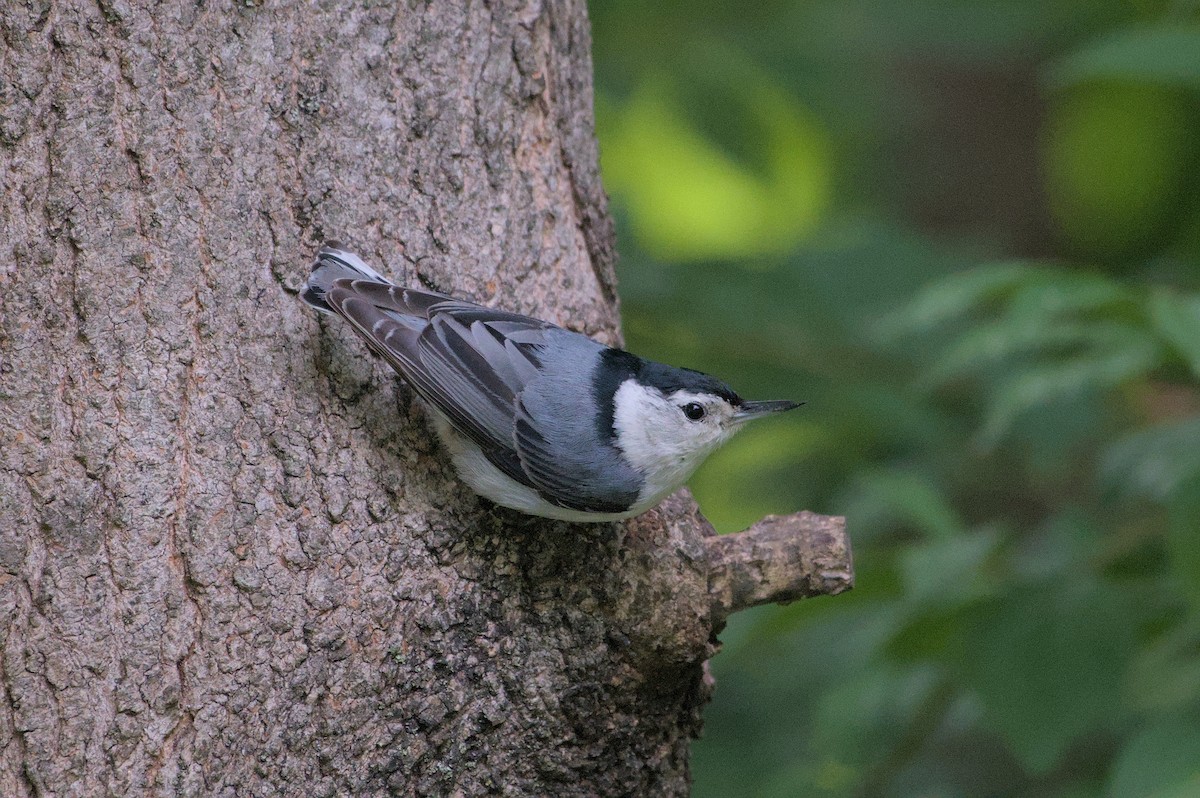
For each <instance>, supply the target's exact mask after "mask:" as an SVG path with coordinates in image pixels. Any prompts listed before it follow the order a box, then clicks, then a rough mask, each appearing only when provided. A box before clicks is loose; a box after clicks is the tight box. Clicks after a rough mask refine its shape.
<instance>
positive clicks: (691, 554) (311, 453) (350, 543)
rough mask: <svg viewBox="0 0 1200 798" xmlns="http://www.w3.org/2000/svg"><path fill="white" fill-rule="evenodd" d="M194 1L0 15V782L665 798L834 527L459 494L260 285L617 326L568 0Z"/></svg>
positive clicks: (382, 387) (578, 31)
mask: <svg viewBox="0 0 1200 798" xmlns="http://www.w3.org/2000/svg"><path fill="white" fill-rule="evenodd" d="M234 5H235V4H229V3H213V2H208V3H205V2H179V3H174V4H168V5H167V6H158V5H156V4H155V3H151V2H148V1H147V0H97V2H96V3H94V4H93V3H89V2H83V0H54V2H50V0H27V2H5V3H2V4H0V25H2V26H3V27H2V30H0V34H2V37H3V38H2V41H0V92H3V93H2V94H0V187H2V192H3V193H2V194H0V254H2V259H0V446H2V451H0V794H2V795H4V796H28V795H102V794H117V795H138V794H178V795H350V794H353V795H377V794H388V793H392V794H397V795H450V794H462V795H478V794H485V793H497V794H506V795H571V794H580V795H584V794H598V795H624V794H643V795H673V794H682V793H685V792H686V791H687V752H688V741H689V738H690V737H691V736H693V735H694V734H696V732H697V731H698V729H699V725H700V708H701V706H702V705H703V704H704V702H705V700H706V698H707V696H708V693H709V691H710V689H711V685H710V681H709V680H708V679H707V678H706V672H705V667H704V663H705V660H706V659H707V658H708V657H709V656H710V655H711V654H712V653H713V652H714V650H715V639H716V638H715V632H716V631H717V630H719V628H720V627H721V625H722V624H723V622H724V618H725V616H726V615H727V614H728V613H729V612H732V611H735V610H737V609H739V608H741V607H743V606H747V605H749V604H752V603H761V602H765V601H774V600H790V599H793V598H796V597H799V596H801V595H807V594H813V593H821V592H837V591H838V590H841V589H844V588H845V587H847V586H848V584H849V579H850V573H849V557H848V551H847V549H846V544H845V537H844V534H843V532H842V531H841V527H840V525H839V521H840V519H820V518H815V517H808V516H796V517H792V518H789V519H769V520H768V521H766V522H764V524H763V525H761V526H760V527H757V528H755V529H752V530H750V531H749V532H747V533H743V534H742V535H740V536H735V537H731V538H721V539H718V538H714V537H712V536H711V529H710V528H709V527H708V526H707V524H706V523H705V522H704V521H703V519H701V518H700V517H699V516H698V515H697V514H696V511H695V507H694V505H693V504H692V502H691V500H690V498H688V497H687V496H686V494H684V493H681V494H679V495H677V496H676V497H673V498H672V499H670V500H669V501H668V502H667V503H666V504H665V505H664V506H663V507H662V508H660V509H659V510H656V511H653V512H651V513H649V514H647V515H645V516H643V517H642V518H640V519H636V520H635V521H632V522H630V523H628V524H626V525H624V526H615V525H593V526H571V525H567V524H560V523H551V522H543V521H536V520H531V519H525V518H523V517H520V516H517V515H515V514H512V513H508V512H507V511H501V510H497V509H495V508H490V507H489V506H488V505H487V504H486V503H485V502H482V501H480V500H478V499H476V498H475V497H474V496H473V495H472V494H471V493H470V492H469V491H468V490H467V489H465V488H464V487H462V486H461V485H460V484H458V483H457V482H456V481H455V480H454V479H453V475H452V471H451V468H450V467H449V464H448V462H447V460H446V458H445V457H444V456H443V454H442V453H441V451H440V450H439V448H438V447H437V445H436V443H435V441H434V438H433V435H432V433H431V430H430V428H429V427H428V426H427V424H426V422H425V419H424V418H423V416H422V413H421V411H420V410H419V408H418V406H417V405H416V404H415V403H414V401H413V397H412V394H411V392H410V391H409V390H408V389H407V388H406V387H405V386H403V384H400V383H395V382H394V381H393V380H392V379H391V378H390V375H389V372H388V371H387V369H386V367H385V366H383V365H382V364H381V363H380V362H378V361H377V360H375V359H373V358H372V357H370V356H369V355H368V354H367V352H366V350H365V348H364V347H363V346H361V345H360V344H359V343H358V342H357V341H355V340H353V339H352V336H351V335H350V334H349V333H348V332H347V331H346V329H345V328H344V327H341V326H337V325H330V326H327V325H325V324H323V323H321V322H319V321H318V320H317V319H316V318H315V317H314V315H313V314H312V313H310V312H308V310H307V309H306V308H304V307H302V306H301V305H300V304H299V303H298V302H297V300H296V298H295V293H296V290H297V288H298V286H300V285H301V283H302V281H303V279H304V277H305V272H306V268H307V263H308V262H309V260H310V258H311V256H312V254H313V252H314V250H315V248H316V246H317V245H318V243H319V242H321V241H322V239H324V238H326V237H340V238H343V239H345V240H348V241H351V242H353V243H354V244H355V245H356V246H357V247H358V248H360V250H361V251H362V252H363V254H364V255H366V256H367V257H368V258H369V259H370V260H371V261H373V262H374V263H376V264H381V265H382V264H386V269H389V270H391V271H392V273H393V274H395V275H396V276H398V277H399V278H401V279H403V280H406V281H408V282H410V283H413V284H421V283H424V284H427V285H430V286H435V287H437V288H439V289H441V290H444V291H448V292H451V293H455V294H460V295H463V296H467V297H472V298H475V299H478V300H482V301H483V302H496V303H502V304H504V305H506V306H510V307H512V308H514V309H516V310H519V311H523V312H528V313H534V314H538V315H542V316H544V317H546V318H550V319H552V320H554V321H557V322H559V323H561V324H564V325H566V326H569V327H572V328H574V329H577V330H581V331H583V332H586V333H588V334H592V335H595V336H598V337H600V338H602V339H607V340H609V341H615V340H616V339H617V336H618V332H617V308H616V300H615V294H614V284H613V233H612V227H611V223H610V221H609V218H608V216H607V215H606V207H605V197H604V194H603V192H602V189H601V186H600V181H599V176H598V171H597V154H596V144H595V140H594V137H593V133H592V111H591V64H590V54H589V35H588V29H587V22H586V12H585V7H584V3H583V1H582V0H565V1H564V2H545V3H539V2H536V0H529V2H501V1H500V0H497V1H496V2H490V3H488V2H454V3H450V2H436V3H415V2H407V3H405V2H400V3H392V2H387V3H376V2H367V1H366V0H364V2H361V3H350V2H346V1H345V0H331V1H330V2H317V3H311V4H310V3H273V4H271V3H267V4H264V3H261V2H258V1H257V0H247V2H245V3H239V4H236V5H237V7H236V8H235V7H232V6H234ZM805 530H808V532H810V533H811V534H806V533H805Z"/></svg>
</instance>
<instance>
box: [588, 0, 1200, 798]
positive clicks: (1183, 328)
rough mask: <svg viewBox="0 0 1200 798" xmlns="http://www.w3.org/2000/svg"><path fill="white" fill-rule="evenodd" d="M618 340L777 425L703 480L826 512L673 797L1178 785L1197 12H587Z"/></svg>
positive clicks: (733, 663) (733, 674)
mask: <svg viewBox="0 0 1200 798" xmlns="http://www.w3.org/2000/svg"><path fill="white" fill-rule="evenodd" d="M591 14H592V18H593V24H594V35H595V55H596V72H597V84H598V96H597V116H598V124H599V128H600V137H601V146H602V159H603V161H602V162H603V169H604V177H605V181H606V186H607V188H608V190H609V191H610V193H611V194H612V196H613V200H614V208H615V211H616V214H617V218H618V224H619V231H620V242H621V249H622V263H621V266H620V278H621V295H622V298H623V301H624V308H623V313H624V317H625V321H626V330H627V335H628V341H629V344H630V347H631V348H632V349H633V350H634V351H637V352H640V353H641V354H644V355H647V356H650V357H655V358H659V359H663V360H667V361H672V362H677V363H681V364H684V365H689V366H693V367H696V368H701V369H704V370H706V371H710V372H713V373H716V374H720V375H722V376H723V377H726V378H727V379H728V380H729V381H730V382H732V383H733V385H734V386H735V387H736V388H738V389H739V390H740V391H741V392H742V393H743V394H745V395H748V396H752V397H755V398H794V399H803V400H806V401H807V403H808V404H807V405H806V407H805V408H804V409H802V410H800V411H796V412H794V413H792V414H789V416H787V417H785V418H782V419H778V420H774V421H772V422H770V423H769V424H768V423H765V422H764V423H763V424H762V425H761V426H760V427H758V428H756V429H751V430H749V431H747V432H746V433H744V434H743V435H742V436H741V437H740V438H739V439H737V440H736V441H735V442H734V443H733V444H731V445H730V446H729V447H728V448H727V449H726V450H724V451H723V452H721V453H719V454H718V455H717V456H715V457H714V458H713V459H712V461H711V462H710V463H709V464H708V465H707V466H706V467H705V468H704V469H703V470H702V471H701V472H700V473H699V474H698V475H697V476H696V478H695V479H694V481H693V488H694V490H695V493H696V495H697V497H698V499H699V501H700V504H701V506H702V508H703V509H704V510H705V512H706V514H707V515H708V516H709V517H710V518H711V519H712V520H713V521H714V522H715V523H716V524H717V526H718V528H720V529H721V530H722V531H732V530H735V529H739V528H741V527H743V526H745V525H746V524H748V523H750V522H752V521H754V520H755V519H757V518H758V517H759V516H761V515H762V514H764V513H767V512H788V511H792V510H796V509H801V508H806V509H811V510H814V511H818V512H822V513H831V514H839V515H845V516H847V517H848V519H849V527H850V530H851V533H852V537H853V540H854V545H855V555H856V565H857V570H858V582H857V588H856V589H855V591H854V592H853V593H852V594H850V595H847V596H843V597H839V598H837V599H836V600H828V599H826V600H814V601H808V602H800V603H798V604H795V605H792V606H789V607H785V608H767V609H763V610H760V611H757V612H753V613H744V614H741V615H739V616H735V618H734V619H733V621H732V622H731V624H730V626H729V628H728V629H727V630H726V631H725V633H724V634H723V636H722V639H723V641H724V643H725V649H724V651H723V653H721V654H720V655H718V656H717V658H716V659H715V660H714V661H713V669H714V671H715V673H716V676H717V678H718V682H719V687H718V690H717V693H716V698H715V700H714V702H713V705H712V706H711V708H710V709H709V712H708V715H707V730H706V734H705V736H704V738H703V739H702V740H700V741H698V742H697V743H696V744H695V745H694V755H695V777H696V795H697V796H728V795H759V796H790V795H809V796H830V797H831V798H832V797H833V796H855V795H866V796H875V795H882V796H916V795H920V796H928V797H929V798H942V797H944V798H952V797H954V796H963V797H964V798H967V797H968V796H983V795H987V796H1064V797H1065V796H1071V797H1072V798H1075V797H1077V796H1078V797H1080V798H1082V797H1083V796H1101V795H1105V796H1114V797H1117V798H1134V797H1135V796H1156V798H1172V797H1176V796H1177V797H1178V798H1183V796H1193V795H1197V794H1200V611H1198V610H1200V531H1198V530H1200V520H1198V519H1200V196H1198V195H1200V180H1198V179H1197V175H1198V174H1200V169H1198V168H1197V167H1198V166H1200V102H1198V98H1200V8H1198V4H1197V3H1195V2H1156V1H1155V0H1144V1H1142V2H1116V1H1115V0H1036V2H1035V1H1034V0H990V1H989V2H977V3H960V2H954V1H953V0H910V1H909V2H903V3H893V2H888V1H887V0H814V2H805V3H794V2H782V0H774V1H769V2H763V3H755V4H742V3H731V2H714V1H713V0H707V1H702V2H696V1H695V0H691V1H689V2H682V1H681V0H655V1H654V2H644V1H643V0H608V1H606V2H594V3H592V5H591Z"/></svg>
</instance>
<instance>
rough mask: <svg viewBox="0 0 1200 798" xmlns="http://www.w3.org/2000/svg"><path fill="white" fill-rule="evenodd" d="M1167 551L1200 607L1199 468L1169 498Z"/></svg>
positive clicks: (1191, 595)
mask: <svg viewBox="0 0 1200 798" xmlns="http://www.w3.org/2000/svg"><path fill="white" fill-rule="evenodd" d="M1167 551H1168V552H1169V553H1170V557H1171V570H1172V572H1174V574H1175V578H1176V579H1178V580H1179V583H1180V585H1181V586H1182V588H1183V590H1184V592H1185V593H1186V594H1187V596H1188V598H1189V599H1191V601H1192V602H1193V603H1194V604H1195V605H1196V606H1197V607H1200V471H1198V472H1196V473H1195V474H1193V475H1192V476H1191V477H1190V478H1189V479H1187V480H1185V481H1184V482H1183V483H1182V484H1180V485H1179V487H1178V488H1177V489H1176V491H1175V493H1174V494H1173V496H1172V497H1171V504H1170V505H1169V508H1168V513H1167ZM1197 750H1200V749H1197Z"/></svg>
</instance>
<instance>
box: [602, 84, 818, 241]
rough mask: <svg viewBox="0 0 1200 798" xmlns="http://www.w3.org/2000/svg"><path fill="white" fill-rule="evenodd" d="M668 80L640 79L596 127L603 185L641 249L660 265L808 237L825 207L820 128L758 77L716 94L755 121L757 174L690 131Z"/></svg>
mask: <svg viewBox="0 0 1200 798" xmlns="http://www.w3.org/2000/svg"><path fill="white" fill-rule="evenodd" d="M671 85H672V84H671V80H670V79H669V78H667V77H666V76H665V75H662V74H660V75H657V76H651V77H649V78H646V79H645V80H644V81H643V82H642V84H641V85H640V87H639V88H638V89H637V91H635V92H634V93H633V94H632V95H631V96H630V97H629V98H628V100H627V101H625V102H624V103H623V104H621V105H617V104H615V103H614V102H613V101H612V100H608V101H606V102H605V103H604V104H603V105H604V108H605V109H606V111H605V113H604V114H603V116H602V118H601V121H602V123H601V124H600V126H599V130H598V133H599V137H600V141H601V154H602V161H603V168H604V176H605V183H606V185H607V187H608V188H609V190H610V191H612V193H613V195H614V198H615V199H616V200H617V201H618V202H619V203H620V204H622V205H624V206H625V207H626V209H627V211H628V213H629V218H630V222H631V224H632V227H633V230H634V233H635V235H636V236H637V237H638V240H639V242H640V243H641V244H642V245H643V246H644V247H645V248H646V249H647V251H649V252H651V253H652V254H654V255H656V256H657V257H661V258H664V259H671V260H696V259H714V258H746V257H748V256H754V255H762V254H766V253H782V252H786V251H788V250H789V249H790V248H792V247H793V246H794V245H795V244H796V243H797V242H798V241H799V240H800V239H801V238H803V237H804V236H805V235H807V234H808V233H809V232H810V231H811V230H812V229H813V227H814V226H815V224H816V222H817V221H818V219H819V218H820V216H821V214H822V212H823V210H824V207H825V204H826V202H827V200H828V183H829V168H830V166H829V160H830V158H831V153H830V149H829V146H828V142H827V141H826V137H825V134H824V133H823V131H822V130H821V128H820V125H819V124H818V123H817V122H816V121H815V120H813V119H812V118H811V117H810V115H809V114H807V113H806V112H805V111H804V109H803V108H802V107H801V106H800V105H799V104H798V103H797V102H796V101H795V100H794V99H792V98H790V97H788V96H787V95H786V94H785V93H784V92H783V91H782V90H781V89H779V88H778V87H776V86H774V85H772V83H771V81H770V79H769V78H768V77H767V76H766V75H765V74H762V73H758V81H757V84H756V85H746V86H743V87H741V91H739V92H736V93H728V92H726V93H723V94H721V95H720V97H721V100H722V101H725V102H730V103H735V104H741V105H744V109H739V110H744V112H745V113H746V114H748V115H749V116H751V117H753V118H754V119H756V120H757V125H756V126H755V127H754V130H755V131H756V135H757V136H758V137H759V141H757V142H756V143H757V147H755V149H756V151H758V152H761V153H763V154H764V156H765V158H764V160H765V164H766V170H765V172H764V171H762V170H755V169H753V168H751V167H749V166H748V165H746V164H744V163H742V162H740V161H739V160H737V159H736V158H735V157H734V156H733V155H731V154H730V153H728V152H727V151H725V150H724V149H722V148H721V147H720V146H718V145H717V144H716V143H715V142H714V141H712V140H711V139H710V138H709V137H707V136H705V135H704V133H703V132H702V131H701V130H700V129H699V128H698V127H697V125H696V124H695V123H694V122H693V121H692V120H691V119H690V118H689V116H688V113H687V111H686V109H685V108H684V107H682V105H681V104H680V102H679V100H678V99H677V97H676V96H675V93H674V92H673V91H672V88H671Z"/></svg>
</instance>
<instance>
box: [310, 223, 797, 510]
mask: <svg viewBox="0 0 1200 798" xmlns="http://www.w3.org/2000/svg"><path fill="white" fill-rule="evenodd" d="M301 296H302V298H303V299H304V301H305V302H307V303H308V304H310V305H312V306H313V307H314V308H316V309H317V310H319V311H322V312H324V313H332V314H336V315H338V316H342V317H343V318H345V319H346V320H347V321H349V322H350V324H351V325H352V326H353V328H354V330H355V332H357V333H358V334H359V335H360V336H362V338H363V340H365V341H366V342H367V344H368V345H369V346H370V347H371V349H373V350H375V351H376V352H377V353H379V354H380V355H381V356H382V357H383V359H384V360H386V361H387V362H388V364H389V365H391V366H392V368H394V369H395V370H396V371H397V372H399V373H400V375H401V376H403V377H404V378H405V380H407V381H408V383H409V385H411V386H412V387H413V390H415V391H416V392H417V394H418V395H419V396H420V397H421V398H422V399H424V400H425V403H426V404H427V405H428V406H429V407H430V408H431V409H432V410H433V411H434V412H433V413H432V417H433V420H434V425H435V428H436V429H437V431H438V434H439V435H440V437H441V439H442V442H443V443H444V444H445V445H446V447H447V448H448V449H449V450H450V455H451V457H452V459H453V461H454V465H455V467H456V468H457V470H458V474H459V476H460V477H461V478H462V480H463V481H464V482H466V483H467V484H468V485H469V486H470V487H471V488H472V489H474V490H475V492H476V493H478V494H480V495H482V496H485V497H487V498H488V499H491V500H492V501H493V502H495V503H497V504H500V505H503V506H505V507H511V508H512V509H514V510H520V511H521V512H524V513H529V514H531V515H539V516H544V517H546V518H557V519H562V520H566V521H615V520H619V519H622V518H630V517H632V516H635V515H637V514H639V513H642V512H645V511H646V510H648V509H650V508H651V507H653V506H654V505H656V504H658V503H659V502H660V501H662V500H663V499H664V498H666V496H667V495H668V494H670V493H671V492H673V491H674V490H675V489H677V488H678V487H679V486H681V485H682V484H683V483H684V482H685V481H686V480H687V478H688V477H689V476H691V474H692V472H693V471H695V470H696V467H697V466H699V465H700V463H701V462H703V461H704V458H706V457H707V456H708V455H709V454H710V453H712V451H713V450H715V449H716V448H717V447H718V446H720V445H721V444H722V443H724V442H725V441H726V440H728V439H729V438H730V437H731V436H732V435H733V434H734V433H735V432H737V431H738V430H739V429H740V428H741V426H742V425H743V424H744V423H745V422H747V421H750V420H751V419H755V418H761V417H763V416H766V415H770V414H772V413H777V412H780V411H784V410H791V409H792V408H794V407H798V405H797V404H796V403H795V402H784V401H780V402H747V401H743V400H742V398H741V397H740V396H738V395H737V394H736V393H734V392H733V390H732V389H730V388H729V386H727V385H726V384H725V383H723V382H721V381H720V380H718V379H716V378H714V377H710V376H708V375H707V374H702V373H700V372H698V371H692V370H690V369H682V368H675V367H674V366H667V365H664V364H662V363H655V362H653V361H650V360H645V359H643V358H640V357H638V356H636V355H632V354H630V353H628V352H625V351H622V350H620V349H614V348H612V347H608V346H605V345H604V344H601V343H598V342H597V341H593V340H592V339H591V338H588V337H587V336H585V335H581V334H579V333H574V332H571V331H569V330H564V329H562V328H561V327H557V326H555V325H553V324H551V323H550V322H547V321H541V320H539V319H534V318H530V317H529V316H522V315H519V314H516V313H509V312H506V311H503V310H493V309H491V308H487V307H483V306H482V305H476V304H474V303H473V302H466V301H463V300H460V299H454V298H452V297H448V296H445V295H443V294H438V293H434V292H432V291H426V290H423V289H415V288H404V287H402V286H398V285H394V284H392V283H391V282H389V281H388V280H387V279H385V278H384V277H382V276H381V275H379V274H378V273H377V272H376V271H375V270H374V269H372V268H371V267H369V266H367V264H366V263H364V262H363V261H362V259H360V258H359V257H358V256H357V255H355V254H354V253H352V252H348V251H346V250H345V249H342V248H341V246H340V245H339V244H337V243H336V242H330V243H328V244H326V245H325V246H324V247H323V248H322V249H321V251H320V253H318V255H317V259H316V262H315V263H314V264H313V269H312V275H311V276H310V277H309V280H308V284H307V285H306V286H305V288H304V291H303V293H302V294H301Z"/></svg>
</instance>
